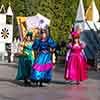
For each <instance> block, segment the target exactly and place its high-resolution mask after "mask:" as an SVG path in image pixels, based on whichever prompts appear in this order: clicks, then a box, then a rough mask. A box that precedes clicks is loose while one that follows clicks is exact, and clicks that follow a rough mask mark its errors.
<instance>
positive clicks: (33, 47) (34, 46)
mask: <svg viewBox="0 0 100 100" xmlns="http://www.w3.org/2000/svg"><path fill="white" fill-rule="evenodd" d="M39 44H40V40H39V39H35V40H34V43H33V45H32V49H33V50H37V49H38V48H39Z"/></svg>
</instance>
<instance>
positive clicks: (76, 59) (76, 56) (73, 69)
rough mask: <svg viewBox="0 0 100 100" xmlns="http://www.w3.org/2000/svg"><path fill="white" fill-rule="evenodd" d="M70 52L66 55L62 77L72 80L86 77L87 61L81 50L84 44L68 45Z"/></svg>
mask: <svg viewBox="0 0 100 100" xmlns="http://www.w3.org/2000/svg"><path fill="white" fill-rule="evenodd" d="M69 47H70V53H69V56H67V59H68V61H67V65H66V68H65V75H64V78H65V79H66V80H72V81H83V80H86V79H87V63H86V58H85V55H84V54H83V52H82V50H83V48H84V47H85V45H84V44H80V45H77V46H75V45H74V46H72V45H70V46H69Z"/></svg>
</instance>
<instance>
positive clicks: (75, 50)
mask: <svg viewBox="0 0 100 100" xmlns="http://www.w3.org/2000/svg"><path fill="white" fill-rule="evenodd" d="M81 52H82V48H81V46H73V47H72V53H81Z"/></svg>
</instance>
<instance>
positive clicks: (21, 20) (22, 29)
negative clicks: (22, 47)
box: [17, 16, 26, 41]
mask: <svg viewBox="0 0 100 100" xmlns="http://www.w3.org/2000/svg"><path fill="white" fill-rule="evenodd" d="M17 23H18V29H19V34H20V39H21V41H22V40H23V38H24V37H25V36H26V17H22V16H18V17H17Z"/></svg>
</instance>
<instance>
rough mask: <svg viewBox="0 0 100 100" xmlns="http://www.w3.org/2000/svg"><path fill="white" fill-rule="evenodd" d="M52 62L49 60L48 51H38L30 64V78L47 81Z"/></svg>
mask: <svg viewBox="0 0 100 100" xmlns="http://www.w3.org/2000/svg"><path fill="white" fill-rule="evenodd" d="M52 68H53V64H52V61H51V54H50V52H48V51H47V52H43V51H42V52H40V53H39V54H38V56H37V59H36V60H35V63H34V65H33V66H32V72H31V77H30V78H31V79H32V80H38V81H40V80H42V81H43V82H49V81H50V80H51V78H52Z"/></svg>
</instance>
